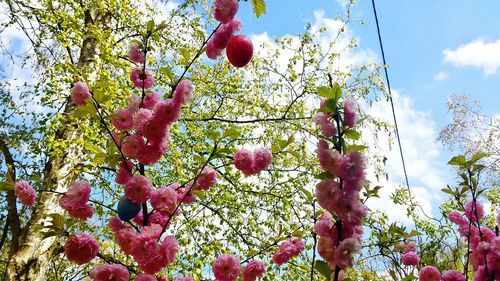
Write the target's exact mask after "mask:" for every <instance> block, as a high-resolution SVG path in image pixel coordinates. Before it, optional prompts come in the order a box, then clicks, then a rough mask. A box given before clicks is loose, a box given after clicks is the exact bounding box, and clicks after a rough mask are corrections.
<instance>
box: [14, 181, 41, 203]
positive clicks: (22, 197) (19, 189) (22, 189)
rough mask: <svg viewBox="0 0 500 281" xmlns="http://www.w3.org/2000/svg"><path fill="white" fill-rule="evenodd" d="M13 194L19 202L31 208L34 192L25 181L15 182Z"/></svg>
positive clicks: (34, 198)
mask: <svg viewBox="0 0 500 281" xmlns="http://www.w3.org/2000/svg"><path fill="white" fill-rule="evenodd" d="M14 194H15V195H16V197H17V199H19V202H21V204H23V205H25V206H31V205H33V204H34V203H35V200H36V191H35V189H34V188H33V187H32V186H31V185H30V184H29V183H28V182H27V181H24V180H23V181H19V182H16V184H15V188H14Z"/></svg>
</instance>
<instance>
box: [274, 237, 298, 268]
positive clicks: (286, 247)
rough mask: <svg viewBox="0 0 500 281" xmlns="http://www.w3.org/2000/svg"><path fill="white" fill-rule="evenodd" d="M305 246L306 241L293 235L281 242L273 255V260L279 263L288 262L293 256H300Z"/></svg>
mask: <svg viewBox="0 0 500 281" xmlns="http://www.w3.org/2000/svg"><path fill="white" fill-rule="evenodd" d="M304 248H305V244H304V241H302V240H301V239H299V238H296V237H293V238H291V239H290V240H287V241H284V242H283V243H281V245H280V248H279V250H278V251H277V252H276V253H275V254H274V255H273V261H274V262H275V263H276V264H277V265H282V264H284V263H286V262H288V261H289V260H290V259H292V258H293V257H296V256H298V255H299V254H300V253H301V252H302V251H303V250H304Z"/></svg>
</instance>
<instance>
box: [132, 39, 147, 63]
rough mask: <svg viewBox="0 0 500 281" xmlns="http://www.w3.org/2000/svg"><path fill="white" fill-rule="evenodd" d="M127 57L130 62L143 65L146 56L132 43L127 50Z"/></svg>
mask: <svg viewBox="0 0 500 281" xmlns="http://www.w3.org/2000/svg"><path fill="white" fill-rule="evenodd" d="M128 57H129V58H130V60H131V61H133V62H136V63H140V64H143V63H144V62H145V61H146V56H145V55H144V52H143V51H142V50H141V49H140V46H139V44H137V43H136V42H132V43H131V44H130V47H129V49H128Z"/></svg>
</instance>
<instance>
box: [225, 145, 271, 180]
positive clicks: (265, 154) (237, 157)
mask: <svg viewBox="0 0 500 281" xmlns="http://www.w3.org/2000/svg"><path fill="white" fill-rule="evenodd" d="M272 162H273V155H272V154H271V151H269V150H267V149H259V150H256V151H255V152H254V153H253V154H252V152H250V151H248V150H246V149H241V150H239V151H237V152H236V153H235V154H234V166H235V167H236V169H238V170H240V171H242V172H243V174H244V175H245V176H250V175H255V174H258V173H260V172H261V171H262V170H264V169H265V168H267V167H269V165H271V163H272Z"/></svg>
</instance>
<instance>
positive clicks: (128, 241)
mask: <svg viewBox="0 0 500 281" xmlns="http://www.w3.org/2000/svg"><path fill="white" fill-rule="evenodd" d="M114 235H115V239H116V242H117V243H118V245H119V246H120V249H121V250H122V251H123V252H124V253H126V254H129V255H130V254H132V242H133V241H135V239H136V237H137V233H136V232H135V230H134V229H132V228H128V227H127V228H123V229H121V230H118V231H116V232H115V233H114Z"/></svg>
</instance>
